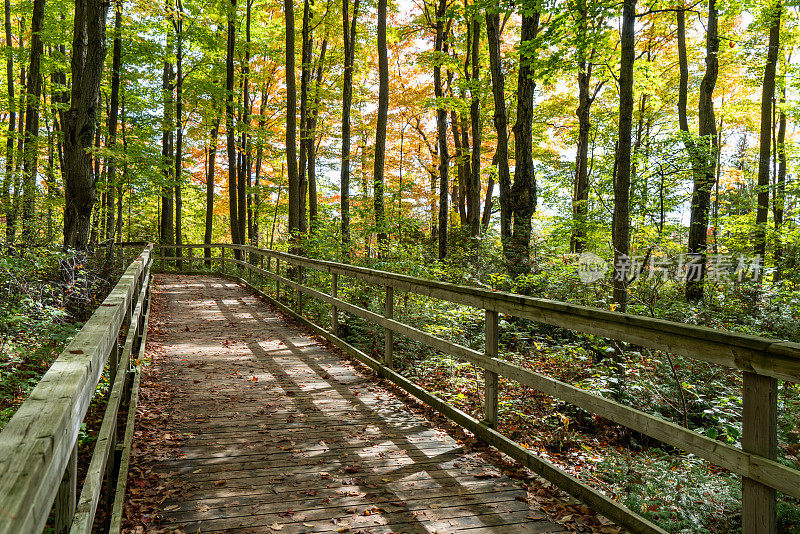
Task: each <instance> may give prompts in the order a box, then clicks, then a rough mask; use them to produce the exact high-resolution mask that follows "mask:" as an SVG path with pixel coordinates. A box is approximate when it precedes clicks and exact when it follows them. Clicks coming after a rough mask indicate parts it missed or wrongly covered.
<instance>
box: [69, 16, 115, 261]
mask: <svg viewBox="0 0 800 534" xmlns="http://www.w3.org/2000/svg"><path fill="white" fill-rule="evenodd" d="M107 12H108V3H107V2H103V1H101V0H77V1H76V5H75V25H74V34H73V35H74V38H73V42H72V43H73V45H72V97H71V101H70V109H69V112H67V114H66V116H65V125H64V130H65V132H66V133H65V136H64V163H65V169H66V171H67V172H66V175H65V177H64V178H65V180H64V181H65V187H64V190H65V197H66V198H65V205H64V246H65V247H66V248H72V249H79V250H85V249H86V246H87V244H88V240H89V221H90V218H91V215H92V206H93V204H94V197H95V178H96V177H95V176H94V175H93V173H92V164H91V157H90V155H89V153H88V149H89V148H90V147H91V145H92V138H93V137H94V129H95V124H96V117H97V99H98V96H99V93H100V82H101V81H102V74H103V63H104V61H105V57H106V14H107Z"/></svg>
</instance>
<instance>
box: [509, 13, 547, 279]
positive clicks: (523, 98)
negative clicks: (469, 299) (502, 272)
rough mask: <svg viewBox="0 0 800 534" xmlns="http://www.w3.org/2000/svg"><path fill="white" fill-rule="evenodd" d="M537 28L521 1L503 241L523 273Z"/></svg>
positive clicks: (531, 195)
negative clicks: (507, 231)
mask: <svg viewBox="0 0 800 534" xmlns="http://www.w3.org/2000/svg"><path fill="white" fill-rule="evenodd" d="M538 31H539V10H538V8H536V7H532V6H530V5H526V4H522V29H521V34H520V67H519V75H518V76H519V78H518V81H517V122H516V123H515V124H514V149H515V156H514V161H515V164H516V165H515V168H514V185H513V186H512V187H511V211H512V213H513V223H514V229H513V233H512V236H511V240H510V242H509V240H506V241H505V242H504V244H503V245H504V248H508V249H509V250H508V251H507V252H506V258H510V259H511V261H510V262H509V265H508V266H509V272H511V273H512V274H523V273H526V272H529V271H530V243H531V218H532V216H533V212H534V211H535V210H536V177H535V175H534V172H535V171H534V168H533V137H532V131H531V130H532V127H533V93H534V90H535V87H536V82H535V80H534V77H533V75H534V58H533V55H534V54H535V49H533V40H534V39H536V35H537V33H538Z"/></svg>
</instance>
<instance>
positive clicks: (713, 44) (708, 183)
mask: <svg viewBox="0 0 800 534" xmlns="http://www.w3.org/2000/svg"><path fill="white" fill-rule="evenodd" d="M684 18H685V11H684V10H683V9H680V10H678V12H677V21H678V62H679V63H680V85H679V89H678V122H679V125H680V129H681V133H682V134H683V141H684V145H685V146H686V150H687V151H688V152H689V158H690V160H691V165H692V175H693V181H694V188H693V191H692V206H691V215H690V221H689V244H688V252H689V254H693V255H695V258H696V261H698V262H699V264H700V265H699V267H700V268H699V269H698V275H699V276H697V277H696V278H697V279H692V280H687V281H686V299H687V300H701V299H702V298H703V280H704V278H705V264H706V261H705V260H706V248H707V247H708V238H707V236H708V217H709V210H710V207H711V190H712V189H713V188H714V183H715V182H716V172H715V165H716V161H717V155H716V151H717V122H716V119H715V117H714V87H715V86H716V84H717V75H718V73H719V60H718V59H717V56H718V54H719V37H718V34H717V25H718V14H717V6H716V0H709V2H708V22H707V24H706V72H705V74H704V75H703V81H702V82H701V83H700V98H699V104H698V134H699V139H698V140H697V141H695V140H694V139H693V138H692V136H691V134H690V133H689V123H688V119H687V116H686V100H687V91H688V89H687V85H688V77H689V74H688V73H689V69H688V65H687V58H686V23H685V20H684ZM693 278H694V277H693Z"/></svg>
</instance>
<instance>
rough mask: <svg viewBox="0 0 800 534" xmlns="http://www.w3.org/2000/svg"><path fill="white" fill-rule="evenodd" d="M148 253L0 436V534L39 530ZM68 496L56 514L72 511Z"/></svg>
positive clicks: (133, 298) (147, 262)
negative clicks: (66, 503) (64, 504)
mask: <svg viewBox="0 0 800 534" xmlns="http://www.w3.org/2000/svg"><path fill="white" fill-rule="evenodd" d="M150 253H151V247H147V248H146V249H145V251H144V252H143V253H142V254H141V255H140V256H139V258H137V259H136V260H134V261H133V262H132V263H131V265H130V266H129V267H128V269H127V270H126V271H125V273H124V274H123V276H122V278H121V279H120V281H119V283H117V285H116V286H115V287H114V289H113V290H112V291H111V293H110V294H109V295H108V297H107V298H106V299H105V301H103V303H102V304H101V305H100V307H99V308H98V309H97V311H96V312H95V313H94V314H93V315H92V316H91V317H90V318H89V320H88V321H87V322H86V324H85V325H84V327H83V328H82V329H81V330H80V332H78V334H77V335H76V336H75V338H74V339H73V340H72V342H71V343H70V344H69V345H68V346H67V348H66V349H65V350H64V352H63V353H62V354H61V355H60V356H59V357H58V358H57V359H56V361H55V362H53V364H52V365H51V367H50V369H49V370H48V371H47V373H45V375H44V376H43V377H42V379H41V380H40V381H39V384H38V385H37V386H36V387H35V388H34V389H33V391H32V392H31V394H30V396H29V397H28V399H27V400H26V401H25V402H24V403H23V404H22V406H20V408H19V409H18V410H17V412H16V413H15V414H14V416H13V417H12V418H11V420H10V421H9V422H8V424H7V425H6V427H5V429H4V430H3V432H2V433H0V511H2V521H0V533H3V534H5V533H8V534H24V533H29V532H30V533H34V532H41V530H42V528H43V526H44V524H45V522H46V520H47V517H48V515H49V513H50V510H51V508H52V506H53V502H54V500H55V497H56V493H57V491H58V490H59V486H60V485H62V484H61V480H62V477H63V476H64V473H65V471H66V470H68V467H69V466H70V464H71V462H74V454H73V450H74V448H75V443H76V441H77V438H78V433H79V431H80V427H81V422H82V421H83V418H84V416H85V414H86V410H87V408H88V406H89V403H90V402H91V399H92V396H93V394H94V392H95V389H96V387H97V383H98V381H99V379H100V375H101V373H102V371H103V368H104V367H105V365H106V362H107V360H108V358H109V354H110V353H112V350H114V349H115V348H116V347H117V343H118V335H119V331H120V328H121V327H122V326H123V324H124V322H125V320H126V318H128V317H130V310H131V308H132V307H133V305H134V304H135V302H136V299H137V297H139V289H140V287H141V286H140V281H141V278H142V276H144V274H145V273H146V272H148V270H149V265H150ZM116 356H117V355H116V354H115V355H114V357H115V358H116ZM70 491H71V492H72V490H70ZM63 493H64V492H63V491H62V494H63ZM72 493H73V495H72V496H71V497H69V498H68V501H69V502H68V505H67V506H66V508H65V507H64V506H63V505H62V506H61V508H60V509H61V510H62V512H63V510H67V511H68V512H71V511H74V510H75V501H74V499H75V496H74V492H72ZM62 502H67V501H62ZM61 515H62V516H64V517H66V515H68V514H67V513H66V512H64V513H61Z"/></svg>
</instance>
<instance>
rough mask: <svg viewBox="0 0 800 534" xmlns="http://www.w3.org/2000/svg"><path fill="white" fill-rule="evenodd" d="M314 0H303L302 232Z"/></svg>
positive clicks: (302, 229)
mask: <svg viewBox="0 0 800 534" xmlns="http://www.w3.org/2000/svg"><path fill="white" fill-rule="evenodd" d="M312 5H313V0H305V1H304V2H303V36H302V47H301V65H300V157H299V169H298V184H299V195H298V199H297V200H298V202H299V206H298V213H299V214H300V220H299V223H300V226H299V230H300V233H306V232H307V231H308V219H306V198H307V197H308V152H309V136H308V121H309V109H308V108H309V104H308V98H309V86H310V85H311V68H312V67H311V55H312V53H313V47H314V35H313V31H312V29H311V17H313V13H312V11H311V10H312Z"/></svg>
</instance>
